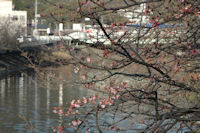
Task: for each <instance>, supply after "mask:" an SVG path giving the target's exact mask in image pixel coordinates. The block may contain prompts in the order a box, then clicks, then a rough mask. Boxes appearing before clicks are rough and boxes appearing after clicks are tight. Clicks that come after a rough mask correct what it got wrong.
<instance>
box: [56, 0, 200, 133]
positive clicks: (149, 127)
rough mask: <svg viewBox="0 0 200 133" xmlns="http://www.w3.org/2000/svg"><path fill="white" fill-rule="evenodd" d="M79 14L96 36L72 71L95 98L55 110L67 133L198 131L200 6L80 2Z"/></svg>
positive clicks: (185, 0) (175, 0) (171, 0)
mask: <svg viewBox="0 0 200 133" xmlns="http://www.w3.org/2000/svg"><path fill="white" fill-rule="evenodd" d="M62 8H65V7H62ZM76 14H78V15H77V16H76V15H75V16H76V17H77V18H76V19H79V20H81V19H84V18H90V22H91V24H90V25H91V26H92V27H93V28H91V29H88V30H87V29H86V31H85V32H86V34H87V36H88V38H87V40H84V41H81V40H80V41H78V43H79V44H80V45H79V46H78V47H77V48H74V46H67V49H68V50H69V54H70V55H71V60H70V63H72V64H74V73H76V74H77V75H79V76H80V80H79V81H77V83H80V84H82V85H83V87H84V88H85V89H90V90H93V91H95V92H96V93H95V94H94V95H92V96H89V97H83V98H80V99H73V100H72V101H71V103H68V106H67V107H57V108H55V109H54V112H55V113H58V114H59V115H63V116H65V117H66V118H67V119H69V120H70V121H68V122H69V123H68V124H66V128H67V130H70V129H71V130H72V129H73V130H74V131H75V132H80V131H85V132H90V131H91V132H93V131H98V132H106V131H111V130H112V131H114V132H125V131H129V132H153V133H155V132H174V131H176V132H179V131H180V132H181V131H193V132H195V131H197V130H199V121H200V115H199V114H200V104H199V103H200V102H199V101H200V93H199V92H200V88H199V87H200V73H199V71H200V64H199V63H200V62H199V61H200V40H199V37H200V34H199V33H200V32H199V31H200V23H199V20H200V1H198V0H196V1H191V0H78V8H77V10H76ZM71 15H72V16H74V15H73V14H71ZM113 16H115V17H113ZM109 18H110V19H109ZM73 19H74V18H73ZM73 19H72V20H73ZM106 20H109V23H107V22H106ZM63 42H64V40H63ZM71 119H72V120H71ZM61 129H62V127H59V131H60V130H61Z"/></svg>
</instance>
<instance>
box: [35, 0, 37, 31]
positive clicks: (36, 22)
mask: <svg viewBox="0 0 200 133" xmlns="http://www.w3.org/2000/svg"><path fill="white" fill-rule="evenodd" d="M35 32H37V0H35Z"/></svg>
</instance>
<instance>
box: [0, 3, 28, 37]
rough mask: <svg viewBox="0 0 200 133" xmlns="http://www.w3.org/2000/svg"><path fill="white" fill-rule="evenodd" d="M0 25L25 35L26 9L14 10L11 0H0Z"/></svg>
mask: <svg viewBox="0 0 200 133" xmlns="http://www.w3.org/2000/svg"><path fill="white" fill-rule="evenodd" d="M0 26H1V27H6V26H11V27H12V28H9V30H12V31H11V32H14V33H16V32H19V33H20V34H22V35H27V11H16V10H14V5H13V2H12V0H0Z"/></svg>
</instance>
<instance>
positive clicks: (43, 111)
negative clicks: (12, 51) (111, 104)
mask: <svg viewBox="0 0 200 133" xmlns="http://www.w3.org/2000/svg"><path fill="white" fill-rule="evenodd" d="M41 77H42V78H41ZM52 77H53V78H52ZM52 79H53V80H52ZM74 79H75V76H74V75H73V72H72V70H71V68H70V67H69V66H67V67H62V68H57V69H55V70H51V71H46V72H44V73H41V75H37V74H35V73H34V72H19V73H15V74H12V75H7V76H6V77H4V78H1V79H0V133H22V132H30V129H31V128H32V127H33V132H37V133H43V132H44V133H47V132H53V129H54V127H56V126H58V125H61V124H62V123H63V121H64V118H63V117H62V116H58V115H57V114H54V113H53V107H55V106H65V103H66V102H69V101H71V100H72V99H73V98H78V97H83V96H86V95H88V94H89V93H92V92H88V91H87V90H85V89H83V88H82V87H81V86H79V85H74V84H73V80H74Z"/></svg>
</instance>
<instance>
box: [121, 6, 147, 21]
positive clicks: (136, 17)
mask: <svg viewBox="0 0 200 133" xmlns="http://www.w3.org/2000/svg"><path fill="white" fill-rule="evenodd" d="M145 10H146V4H140V6H138V7H134V8H128V9H121V10H119V14H121V15H122V16H124V17H126V18H128V19H129V21H131V22H133V23H135V24H140V23H141V24H147V23H148V22H149V17H148V16H147V15H144V12H145Z"/></svg>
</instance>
